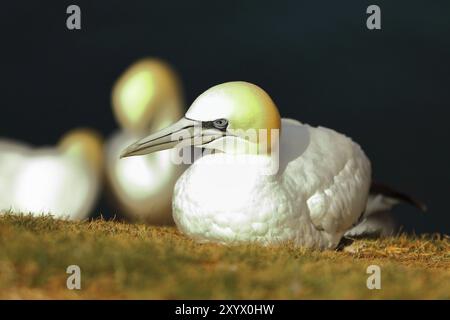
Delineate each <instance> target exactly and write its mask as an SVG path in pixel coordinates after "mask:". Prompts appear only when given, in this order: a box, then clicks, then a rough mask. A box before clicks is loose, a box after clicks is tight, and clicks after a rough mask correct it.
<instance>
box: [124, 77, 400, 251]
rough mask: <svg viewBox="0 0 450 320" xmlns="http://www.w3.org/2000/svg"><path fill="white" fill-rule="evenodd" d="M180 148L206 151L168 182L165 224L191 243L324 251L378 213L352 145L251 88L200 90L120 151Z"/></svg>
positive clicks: (367, 167)
mask: <svg viewBox="0 0 450 320" xmlns="http://www.w3.org/2000/svg"><path fill="white" fill-rule="evenodd" d="M255 130H256V133H257V134H256V135H255V134H253V133H254V131H255ZM252 132H253V133H252ZM260 133H262V134H260ZM271 133H274V134H273V135H272V134H271ZM279 133H280V135H279V139H278V138H277V137H278V134H279ZM186 144H188V145H193V146H197V147H201V148H205V149H206V150H208V151H212V152H210V154H207V155H204V156H203V157H201V158H200V159H198V160H196V161H195V162H194V163H193V164H192V165H191V166H190V167H189V168H188V169H187V170H186V171H185V172H184V174H183V175H182V176H181V177H180V178H179V180H178V181H177V183H176V185H175V188H174V194H173V217H174V220H175V222H176V224H177V226H178V227H179V229H180V230H181V231H182V232H184V233H185V234H187V235H188V236H190V237H192V238H194V239H197V240H200V241H204V242H208V241H212V242H218V243H224V244H226V243H246V242H257V243H261V244H265V245H269V244H279V243H284V242H292V243H294V244H296V245H301V246H307V247H313V248H319V249H332V248H336V246H337V245H338V243H339V242H340V240H341V238H342V237H343V236H344V235H345V234H346V233H347V232H350V231H352V230H354V229H353V228H354V227H355V226H358V225H359V223H360V222H363V223H366V224H368V225H370V226H371V227H374V228H379V227H380V226H377V225H376V224H374V223H373V222H372V221H369V220H367V219H368V218H370V217H368V214H367V213H368V212H370V213H374V212H377V211H378V210H377V208H375V207H374V208H369V207H370V205H373V203H371V204H369V203H368V196H369V189H370V187H371V164H370V161H369V159H368V158H367V156H366V155H365V154H364V152H363V150H362V149H361V148H360V146H359V145H358V144H357V143H355V142H353V141H352V140H351V139H350V138H348V137H347V136H345V135H343V134H340V133H338V132H336V131H334V130H331V129H327V128H324V127H312V126H309V125H307V124H302V123H300V122H299V121H296V120H291V119H281V118H280V115H279V112H278V109H277V107H276V105H275V103H274V102H273V101H272V99H271V98H270V96H269V95H268V94H267V93H266V92H265V91H264V90H263V89H261V88H260V87H258V86H256V85H253V84H250V83H247V82H228V83H224V84H220V85H217V86H214V87H212V88H210V89H209V90H207V91H206V92H204V93H203V94H201V95H200V96H199V97H198V98H197V99H196V100H195V101H194V102H193V103H192V105H191V107H190V108H189V110H188V111H187V113H186V115H185V117H183V118H182V119H181V120H179V121H178V122H176V123H175V124H173V125H172V126H169V127H168V128H166V129H163V130H161V131H159V132H157V133H154V134H152V135H149V136H148V137H146V138H144V139H142V140H140V141H138V142H136V143H134V144H132V145H131V146H129V147H128V148H127V149H126V150H124V152H123V154H122V156H123V157H126V156H132V155H141V154H147V153H150V152H155V151H159V150H164V149H167V148H171V147H174V146H184V145H186ZM277 151H279V152H277ZM278 155H279V157H278ZM376 199H378V200H377V201H379V200H380V199H379V198H376ZM381 204H382V205H386V204H387V205H388V206H389V205H391V204H392V203H385V202H383V201H381ZM375 206H376V205H375ZM383 208H384V207H383ZM367 209H368V210H367ZM365 212H366V214H365ZM381 227H383V223H382V224H381ZM362 231H364V230H359V231H358V230H357V232H356V231H355V232H356V233H358V234H359V233H361V232H362Z"/></svg>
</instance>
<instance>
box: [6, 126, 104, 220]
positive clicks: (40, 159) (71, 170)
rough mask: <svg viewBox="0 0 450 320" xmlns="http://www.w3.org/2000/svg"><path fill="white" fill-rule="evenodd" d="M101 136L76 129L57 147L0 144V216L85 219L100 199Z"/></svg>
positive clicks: (12, 143) (11, 143)
mask: <svg viewBox="0 0 450 320" xmlns="http://www.w3.org/2000/svg"><path fill="white" fill-rule="evenodd" d="M102 157H103V154H102V145H101V139H100V137H99V135H98V134H97V133H95V132H93V131H91V130H86V129H77V130H73V131H71V132H69V133H68V134H66V135H65V136H64V137H63V138H62V139H61V141H60V143H59V144H58V145H57V146H56V147H52V148H49V147H47V148H37V149H34V148H31V147H28V146H26V145H24V144H21V143H17V142H14V141H9V140H1V141H0V212H12V213H23V214H28V213H31V214H33V215H42V214H52V215H54V216H55V217H58V218H69V219H83V218H86V217H87V216H88V215H89V214H90V213H91V210H92V209H93V206H94V204H95V200H96V199H97V195H98V193H99V188H100V179H101V172H102V163H103V159H102Z"/></svg>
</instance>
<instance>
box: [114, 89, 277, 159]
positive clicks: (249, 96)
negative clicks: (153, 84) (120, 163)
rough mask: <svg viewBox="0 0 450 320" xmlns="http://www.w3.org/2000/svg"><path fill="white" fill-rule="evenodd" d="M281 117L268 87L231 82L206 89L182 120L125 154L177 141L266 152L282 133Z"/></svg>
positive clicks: (146, 151) (142, 141)
mask: <svg viewBox="0 0 450 320" xmlns="http://www.w3.org/2000/svg"><path fill="white" fill-rule="evenodd" d="M280 121H281V120H280V115H279V113H278V109H277V107H276V105H275V103H274V102H273V101H272V99H271V98H270V96H269V95H268V94H267V93H266V92H265V91H264V90H262V89H261V88H260V87H258V86H256V85H254V84H251V83H248V82H243V81H236V82H228V83H225V84H221V85H217V86H215V87H212V88H210V89H209V90H207V91H205V92H204V93H203V94H201V95H200V96H199V97H198V98H197V99H196V100H195V101H194V102H193V103H192V105H191V107H190V108H189V110H188V111H187V113H186V115H185V116H184V117H183V118H181V120H179V121H178V122H176V123H175V124H173V125H172V126H169V127H167V128H165V129H163V130H161V131H159V132H157V133H155V134H152V135H150V136H148V137H146V138H144V139H142V140H140V141H138V142H137V143H135V144H133V145H131V146H130V147H129V148H128V149H126V150H125V151H124V152H123V154H122V157H126V156H132V155H142V154H148V153H151V152H155V151H159V150H164V149H168V148H172V147H174V146H175V145H177V144H180V145H193V146H197V147H203V148H208V149H217V150H220V151H224V152H228V153H241V152H243V153H264V152H267V151H270V150H271V147H272V145H273V143H275V141H273V138H274V134H273V132H277V134H278V131H279V130H280V126H281V123H280ZM275 136H276V135H275ZM180 142H181V143H180Z"/></svg>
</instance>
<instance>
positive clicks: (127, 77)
mask: <svg viewBox="0 0 450 320" xmlns="http://www.w3.org/2000/svg"><path fill="white" fill-rule="evenodd" d="M112 106H113V111H114V115H115V117H116V120H117V122H118V123H119V125H120V126H121V127H122V128H123V129H124V130H126V131H129V132H134V133H137V134H142V133H143V132H144V133H145V132H148V130H149V129H150V128H152V129H153V130H158V128H164V127H165V126H167V125H168V124H170V123H171V122H173V121H174V119H177V118H179V117H180V115H181V112H182V110H183V97H182V94H181V89H180V81H179V79H178V77H177V75H176V73H175V72H174V71H173V70H172V68H171V67H170V66H169V65H168V64H167V63H165V62H163V61H161V60H159V59H154V58H145V59H142V60H139V61H137V62H135V63H134V64H132V65H131V66H130V67H129V68H128V69H127V70H126V71H125V72H124V73H123V74H122V75H121V76H120V78H119V79H118V80H117V81H116V83H115V84H114V87H113V90H112ZM155 126H156V128H155Z"/></svg>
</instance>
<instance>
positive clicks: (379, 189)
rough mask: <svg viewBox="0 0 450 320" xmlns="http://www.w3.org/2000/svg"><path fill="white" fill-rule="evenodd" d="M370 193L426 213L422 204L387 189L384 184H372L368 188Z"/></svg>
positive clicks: (424, 205) (401, 193) (425, 208)
mask: <svg viewBox="0 0 450 320" xmlns="http://www.w3.org/2000/svg"><path fill="white" fill-rule="evenodd" d="M370 193H373V194H381V195H383V196H386V197H389V198H394V199H398V200H399V201H402V202H405V203H408V204H410V205H412V206H414V207H416V208H418V209H419V210H421V211H422V212H427V211H428V207H427V205H426V204H425V203H424V202H422V201H420V200H417V199H415V198H413V197H411V196H410V195H407V194H405V193H403V192H400V191H397V190H395V189H393V188H391V187H388V186H386V185H384V184H380V183H377V182H372V185H371V186H370Z"/></svg>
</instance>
